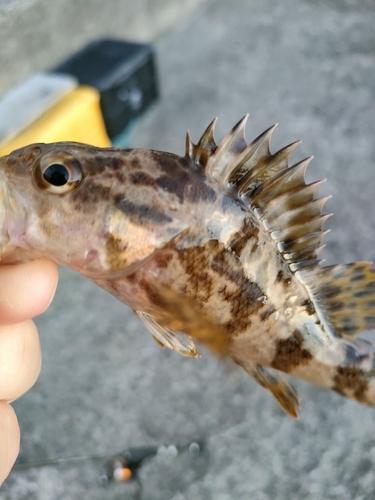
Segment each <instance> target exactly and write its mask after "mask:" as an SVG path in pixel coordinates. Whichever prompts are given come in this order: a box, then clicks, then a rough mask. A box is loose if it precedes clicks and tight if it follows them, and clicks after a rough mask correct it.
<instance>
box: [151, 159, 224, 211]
mask: <svg viewBox="0 0 375 500" xmlns="http://www.w3.org/2000/svg"><path fill="white" fill-rule="evenodd" d="M151 154H152V157H153V159H154V161H155V162H157V164H158V165H159V167H160V170H162V171H164V172H165V175H161V176H160V177H159V178H158V179H157V180H156V183H157V185H158V186H160V187H161V188H162V189H164V190H165V191H167V192H171V193H174V194H175V195H176V196H177V197H178V199H179V201H180V203H184V202H191V203H197V202H198V201H200V200H203V201H208V202H214V201H215V200H216V193H215V191H214V190H213V189H212V187H211V186H209V185H208V184H207V183H206V182H204V176H203V174H202V173H201V172H199V171H196V172H194V171H193V172H192V171H191V163H190V162H189V161H188V160H187V159H186V158H179V157H176V156H175V155H172V154H166V153H160V152H159V151H152V152H151Z"/></svg>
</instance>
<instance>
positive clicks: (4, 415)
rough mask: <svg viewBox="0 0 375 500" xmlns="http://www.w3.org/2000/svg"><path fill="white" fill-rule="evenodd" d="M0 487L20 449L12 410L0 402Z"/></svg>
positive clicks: (16, 423) (16, 425) (15, 418)
mask: <svg viewBox="0 0 375 500" xmlns="http://www.w3.org/2000/svg"><path fill="white" fill-rule="evenodd" d="M0 443H1V446H0V485H1V484H2V483H3V482H4V480H5V478H6V477H7V476H8V474H9V472H10V469H11V468H12V467H13V464H14V462H15V461H16V458H17V455H18V452H19V448H20V429H19V427H18V421H17V417H16V414H15V413H14V410H13V408H12V407H11V406H10V405H9V404H8V403H6V402H5V401H0Z"/></svg>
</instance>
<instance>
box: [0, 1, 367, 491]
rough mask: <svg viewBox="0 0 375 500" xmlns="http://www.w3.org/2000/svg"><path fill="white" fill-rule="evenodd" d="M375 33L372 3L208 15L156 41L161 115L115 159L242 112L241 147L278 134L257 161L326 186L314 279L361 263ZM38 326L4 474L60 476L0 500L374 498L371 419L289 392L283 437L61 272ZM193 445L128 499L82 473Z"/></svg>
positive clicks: (215, 8)
mask: <svg viewBox="0 0 375 500" xmlns="http://www.w3.org/2000/svg"><path fill="white" fill-rule="evenodd" d="M98 22H99V21H98ZM374 25H375V7H374V3H373V0H357V1H354V0H324V1H323V0H284V1H283V2H274V1H272V0H252V1H249V0H236V2H228V1H226V0H216V1H213V2H210V3H209V4H207V5H204V6H203V7H200V8H199V9H198V10H196V11H195V13H194V14H193V15H192V16H191V17H189V18H188V19H185V20H184V21H183V22H181V23H180V24H179V25H177V26H176V27H175V29H174V30H173V31H170V32H168V33H167V34H166V35H165V36H163V37H162V38H160V39H159V40H157V49H158V54H159V65H160V76H161V83H162V89H163V99H162V100H161V101H160V103H159V104H158V105H156V106H155V107H154V108H153V109H152V110H151V112H150V113H149V114H148V115H147V116H146V117H145V118H144V119H143V120H142V121H141V122H140V123H139V125H138V126H137V128H136V129H135V130H134V133H133V136H132V144H133V146H142V147H148V148H157V149H162V150H169V151H173V152H179V153H182V152H183V151H184V134H185V130H186V129H190V131H191V132H192V136H193V139H195V140H197V139H198V137H199V134H200V133H201V132H202V131H203V129H204V128H205V126H206V125H207V124H208V123H209V122H210V121H211V119H212V118H213V117H214V116H219V117H220V121H219V123H218V127H217V134H218V136H219V137H222V135H223V134H224V133H225V132H226V131H228V129H229V128H230V127H231V126H232V125H233V124H234V123H235V122H236V121H237V120H238V119H239V118H240V117H241V116H242V115H244V114H245V113H247V112H250V120H249V122H250V123H249V126H248V132H247V137H248V139H252V138H254V137H255V136H256V135H258V134H259V133H260V132H262V131H263V130H264V129H265V128H267V127H269V126H270V125H271V124H273V123H275V122H278V123H279V127H278V129H277V131H276V132H275V136H274V139H273V142H272V146H273V150H275V149H277V148H279V147H281V146H283V145H285V144H287V143H290V142H292V141H294V140H296V139H299V138H300V139H303V141H304V142H303V144H302V145H301V146H300V147H299V148H298V152H296V153H295V154H294V157H293V159H294V160H295V161H297V160H299V159H301V158H302V157H304V156H307V155H310V154H314V155H315V160H314V161H313V163H312V165H311V167H310V173H309V178H310V179H318V178H322V177H323V178H325V177H326V178H327V179H328V181H327V183H326V184H325V186H324V188H322V189H321V193H322V194H324V193H332V194H333V198H332V200H331V201H329V202H328V204H327V210H328V211H333V212H334V213H335V216H334V217H332V218H331V219H330V221H329V222H328V224H327V226H328V227H330V228H332V232H331V233H330V234H329V235H328V237H326V243H327V247H326V249H325V251H324V254H325V255H324V256H325V257H326V258H327V261H328V263H333V262H349V261H353V260H356V259H368V260H374V242H375V217H374V211H375V196H374V193H375V139H374V138H375V99H374V98H375V30H374ZM37 323H38V326H39V329H40V334H41V341H42V346H43V352H44V365H43V369H42V374H41V376H40V379H39V381H38V382H37V384H36V385H35V387H34V388H33V389H32V390H31V391H30V392H29V393H28V394H27V395H25V396H24V397H22V398H21V399H20V400H19V401H16V402H15V403H14V407H15V409H16V411H17V413H18V415H19V420H20V425H21V429H22V450H21V455H20V462H33V461H45V460H49V459H55V458H64V459H66V460H64V461H60V462H59V463H58V464H57V465H56V464H54V465H49V466H44V467H30V468H23V469H22V468H18V469H17V468H16V469H15V470H14V472H13V473H12V474H11V476H10V477H9V479H8V480H7V481H6V482H5V484H4V486H3V488H2V490H1V492H0V498H1V499H2V500H13V499H17V500H21V499H22V500H23V499H28V500H36V499H38V500H47V499H48V500H50V499H53V500H55V499H59V500H60V499H61V500H62V499H64V500H65V499H66V500H67V499H69V500H76V499H77V500H78V499H82V498H88V499H90V500H95V499H98V500H107V499H108V500H109V499H112V500H114V499H129V500H130V499H135V498H141V499H142V500H172V499H173V500H182V499H184V500H230V499H236V500H249V499H251V500H291V499H298V500H299V499H302V498H303V499H311V500H318V499H319V500H321V499H329V500H331V499H332V500H333V499H340V500H367V499H373V498H375V433H374V428H375V409H374V408H368V407H365V406H361V405H360V404H357V403H354V402H351V401H348V400H346V399H343V398H341V397H340V396H338V395H337V394H335V393H332V392H328V391H325V390H323V389H319V388H315V387H312V386H309V385H307V384H304V383H299V382H297V383H296V386H297V388H298V390H299V394H300V398H301V401H302V406H303V412H302V414H301V416H300V418H299V420H297V421H294V420H292V419H291V418H289V417H287V416H286V415H284V413H283V412H282V411H281V410H280V409H279V408H278V406H277V404H276V403H275V401H274V400H273V399H272V397H271V396H270V395H269V394H268V393H266V392H265V391H263V390H262V389H261V388H260V387H258V386H256V385H255V383H254V382H253V381H252V380H251V379H249V378H248V377H247V376H246V374H244V373H242V372H241V371H240V370H239V369H235V368H233V369H232V368H228V367H226V366H223V365H222V364H221V363H220V362H219V361H218V360H216V359H215V358H213V357H211V355H209V354H208V353H205V355H204V356H203V357H202V358H201V359H199V360H191V359H186V358H183V357H181V356H179V355H178V354H176V353H174V352H170V351H166V350H161V349H159V348H158V346H157V345H156V344H155V343H154V341H153V340H152V339H151V338H150V335H149V334H148V333H147V332H146V331H145V330H144V329H143V328H142V327H141V325H140V324H139V322H138V321H137V320H136V318H135V317H134V316H133V314H132V313H131V312H130V311H128V310H127V309H126V308H125V307H124V306H123V305H122V304H120V303H119V302H117V301H116V300H115V299H113V298H112V297H110V296H109V295H107V294H106V293H104V292H103V291H102V290H100V289H99V288H96V287H95V286H94V285H92V284H91V283H90V282H89V281H88V280H85V279H83V278H81V277H80V276H78V275H76V274H74V273H72V272H69V271H66V270H62V271H61V280H60V285H59V288H58V292H57V294H56V298H55V300H54V303H53V304H52V306H51V307H50V309H49V310H48V311H47V312H46V313H45V314H44V315H43V316H42V317H40V318H38V319H37ZM197 438H204V439H205V440H206V447H205V449H204V451H203V453H202V454H201V455H200V456H198V457H196V458H194V457H191V456H190V455H189V454H188V453H182V454H180V455H179V456H177V457H175V458H173V457H172V456H169V455H168V454H163V455H160V456H158V457H157V458H156V459H154V460H152V461H150V462H148V463H147V464H146V465H145V466H144V467H143V468H142V469H141V472H140V483H141V486H142V491H141V492H139V491H138V485H137V484H135V483H130V484H119V483H116V484H113V485H112V484H110V485H109V486H108V487H107V488H103V487H102V486H99V485H98V477H99V476H100V474H101V460H97V459H94V458H90V457H94V456H97V455H111V454H116V453H118V452H119V451H121V450H124V449H126V448H127V447H129V446H137V445H143V444H169V443H175V442H186V441H189V440H192V439H197ZM77 456H81V457H82V456H83V457H86V458H82V459H81V460H76V461H73V460H68V458H69V457H77ZM137 495H138V496H137Z"/></svg>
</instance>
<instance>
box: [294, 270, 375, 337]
mask: <svg viewBox="0 0 375 500" xmlns="http://www.w3.org/2000/svg"><path fill="white" fill-rule="evenodd" d="M299 274H300V279H301V280H302V281H303V282H304V283H305V284H306V285H307V286H308V288H309V290H310V292H311V300H312V301H313V303H314V305H315V307H316V308H317V309H320V310H321V311H322V312H323V313H324V317H325V318H328V320H327V322H328V323H329V326H330V327H332V328H333V329H334V330H335V331H336V332H337V334H338V335H339V336H340V337H346V338H349V339H352V338H353V336H355V335H356V334H357V333H359V332H362V331H365V330H372V329H374V328H375V269H374V268H373V267H372V265H371V264H370V262H354V263H352V264H345V265H337V266H327V267H321V268H316V269H311V270H306V271H302V272H301V273H299Z"/></svg>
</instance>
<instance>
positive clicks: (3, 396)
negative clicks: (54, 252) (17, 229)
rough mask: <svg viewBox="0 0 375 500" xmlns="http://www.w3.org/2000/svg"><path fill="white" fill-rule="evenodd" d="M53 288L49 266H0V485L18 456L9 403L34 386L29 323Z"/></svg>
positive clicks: (35, 353) (34, 343)
mask: <svg viewBox="0 0 375 500" xmlns="http://www.w3.org/2000/svg"><path fill="white" fill-rule="evenodd" d="M56 285H57V267H56V264H55V263H54V262H52V261H50V260H47V259H44V258H43V259H38V260H34V261H32V262H27V263H24V264H16V265H4V266H0V485H1V484H2V483H3V481H4V480H5V478H6V477H7V476H8V474H9V472H10V469H11V468H12V466H13V464H14V462H15V460H16V458H17V455H18V452H19V442H20V431H19V427H18V422H17V417H16V414H15V413H14V410H13V408H12V407H11V406H10V404H9V401H13V400H14V399H17V398H18V397H20V396H21V395H22V394H24V393H25V392H26V391H28V390H29V389H30V387H32V386H33V385H34V383H35V381H36V379H37V377H38V375H39V372H40V367H41V354H40V345H39V337H38V331H37V329H36V326H35V325H34V323H33V322H32V321H31V319H30V318H33V317H34V316H37V315H38V314H41V313H42V312H43V311H45V310H46V309H47V307H48V306H49V304H50V303H51V300H52V298H53V295H54V293H55V289H56Z"/></svg>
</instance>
